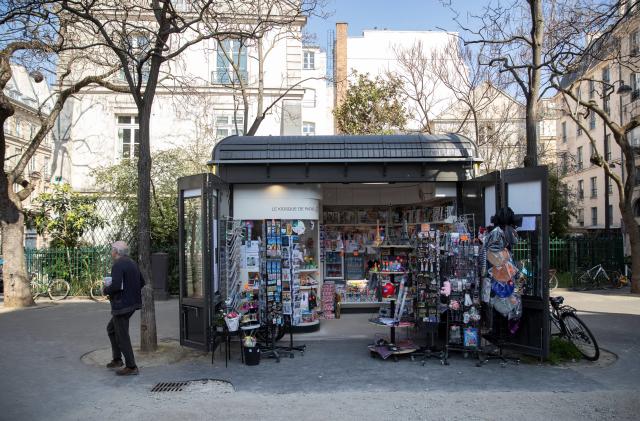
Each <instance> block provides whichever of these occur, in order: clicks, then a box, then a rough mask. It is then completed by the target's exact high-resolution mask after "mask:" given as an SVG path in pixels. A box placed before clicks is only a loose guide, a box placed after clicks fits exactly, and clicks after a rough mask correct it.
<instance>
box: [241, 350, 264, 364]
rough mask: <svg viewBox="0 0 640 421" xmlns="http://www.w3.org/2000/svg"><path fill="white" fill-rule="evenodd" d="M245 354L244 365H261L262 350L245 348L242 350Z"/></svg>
mask: <svg viewBox="0 0 640 421" xmlns="http://www.w3.org/2000/svg"><path fill="white" fill-rule="evenodd" d="M242 352H243V353H244V363H245V364H246V365H258V364H260V348H259V347H257V346H245V347H243V348H242Z"/></svg>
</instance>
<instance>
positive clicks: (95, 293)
mask: <svg viewBox="0 0 640 421" xmlns="http://www.w3.org/2000/svg"><path fill="white" fill-rule="evenodd" d="M89 295H90V296H91V299H92V300H95V301H104V300H106V299H107V297H106V296H105V295H104V294H103V293H102V282H101V281H100V280H98V281H94V282H93V283H92V284H91V288H89Z"/></svg>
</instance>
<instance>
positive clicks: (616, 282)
mask: <svg viewBox="0 0 640 421" xmlns="http://www.w3.org/2000/svg"><path fill="white" fill-rule="evenodd" d="M609 281H610V282H611V288H622V285H623V284H622V282H620V272H618V271H617V270H614V271H613V272H611V273H610V274H609Z"/></svg>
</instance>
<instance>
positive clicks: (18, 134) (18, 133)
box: [15, 118, 22, 137]
mask: <svg viewBox="0 0 640 421" xmlns="http://www.w3.org/2000/svg"><path fill="white" fill-rule="evenodd" d="M15 134H16V137H21V136H22V121H20V119H19V118H16V132H15Z"/></svg>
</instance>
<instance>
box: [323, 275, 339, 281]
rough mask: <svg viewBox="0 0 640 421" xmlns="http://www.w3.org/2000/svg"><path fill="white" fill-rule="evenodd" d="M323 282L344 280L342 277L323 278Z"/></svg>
mask: <svg viewBox="0 0 640 421" xmlns="http://www.w3.org/2000/svg"><path fill="white" fill-rule="evenodd" d="M324 279H325V281H326V280H329V281H341V280H343V279H344V278H343V277H342V276H325V277H324Z"/></svg>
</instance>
